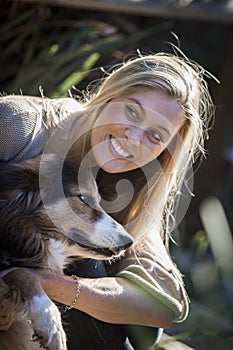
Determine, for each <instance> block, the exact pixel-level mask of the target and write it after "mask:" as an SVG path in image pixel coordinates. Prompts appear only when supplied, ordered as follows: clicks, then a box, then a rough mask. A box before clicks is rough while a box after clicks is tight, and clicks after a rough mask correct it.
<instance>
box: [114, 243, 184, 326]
mask: <svg viewBox="0 0 233 350" xmlns="http://www.w3.org/2000/svg"><path fill="white" fill-rule="evenodd" d="M155 243H156V242H155ZM161 244H162V243H161ZM160 251H161V249H160ZM164 252H165V250H164ZM164 252H162V254H160V253H159V252H158V250H157V248H155V249H154V245H153V242H152V241H151V239H150V238H149V237H144V239H143V243H142V246H141V247H140V249H137V248H135V249H131V251H128V252H127V253H126V255H125V257H124V259H122V260H121V261H120V263H119V264H117V265H118V267H117V270H118V271H117V275H118V276H119V277H122V278H126V279H128V280H130V281H131V282H132V283H134V284H135V285H137V286H138V287H139V288H141V289H143V290H144V291H145V292H146V293H148V294H149V295H150V296H151V297H152V298H155V299H156V300H157V301H159V302H160V303H162V304H163V305H164V306H166V307H167V308H169V309H170V310H171V311H172V312H173V313H174V321H175V322H181V321H183V320H184V319H185V318H186V317H187V315H188V311H189V298H188V296H187V293H186V291H185V288H184V284H183V280H182V277H181V273H180V272H179V271H178V269H177V268H176V266H175V265H174V264H173V262H172V261H171V260H170V257H168V254H167V257H166V258H165V259H164V258H163V257H164V256H165V255H164V254H166V253H164ZM169 260H170V262H169Z"/></svg>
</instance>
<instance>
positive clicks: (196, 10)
mask: <svg viewBox="0 0 233 350" xmlns="http://www.w3.org/2000/svg"><path fill="white" fill-rule="evenodd" d="M0 5H1V6H0V49H1V55H0V67H1V74H0V93H1V94H24V95H27V94H29V95H36V96H40V89H41V88H42V89H43V93H44V95H45V96H47V97H60V96H67V94H68V91H70V93H71V94H73V95H79V94H80V93H81V92H82V91H83V90H84V89H86V87H87V86H88V84H89V83H90V82H92V81H93V80H94V81H96V80H98V79H100V78H101V77H102V76H103V71H104V70H108V69H109V68H110V67H111V66H112V65H114V64H117V63H119V62H121V61H122V59H124V58H126V57H129V56H130V55H132V54H133V55H135V53H136V52H137V50H139V51H140V52H141V53H153V52H158V51H165V52H173V50H172V45H171V43H172V44H174V45H176V46H178V47H180V49H181V50H182V51H183V52H184V54H185V55H187V56H188V57H189V58H191V59H192V60H195V61H197V62H199V63H200V64H201V65H202V66H204V68H205V69H207V70H208V71H209V72H210V73H211V74H213V75H214V76H215V77H216V78H217V79H218V80H219V81H220V84H219V83H217V82H216V80H214V79H210V78H209V79H207V81H208V84H209V88H210V90H211V93H212V96H213V100H214V103H215V105H216V117H215V122H214V126H213V128H212V130H211V131H210V138H209V140H208V142H207V144H206V148H207V150H208V152H207V156H206V159H205V160H204V161H203V163H202V164H201V166H200V168H199V166H198V169H196V170H198V171H197V172H196V171H195V176H194V194H195V196H194V197H193V199H192V202H191V204H190V206H189V209H188V211H187V214H186V216H185V218H184V219H183V220H182V222H181V223H180V225H179V227H178V228H177V229H176V230H175V232H174V239H175V240H176V242H177V244H172V245H171V252H172V255H173V257H174V259H175V261H176V263H177V265H178V267H179V268H180V270H181V271H182V273H183V275H184V279H185V283H186V287H187V290H188V293H189V295H190V299H191V311H190V316H189V317H188V319H187V320H186V321H185V322H184V323H182V324H176V325H174V326H173V327H172V328H171V329H169V330H168V331H167V333H168V334H170V335H172V336H173V338H174V339H178V340H180V341H182V342H183V343H184V344H187V345H189V346H191V347H193V348H194V349H198V350H215V349H216V350H219V349H224V350H228V349H229V350H230V349H233V245H232V227H233V103H232V101H233V0H212V1H211V0H160V1H156V0H120V1H117V0H115V1H114V0H110V1H108V0H94V1H86V0H83V1H78V0H63V1H62V0H48V1H46V0H43V1H33V0H27V1H19V0H18V1H10V0H6V1H0ZM40 87H41V88H40ZM161 348H162V345H161ZM174 349H175V347H174Z"/></svg>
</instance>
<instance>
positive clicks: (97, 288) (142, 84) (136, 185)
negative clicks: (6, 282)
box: [0, 53, 213, 350]
mask: <svg viewBox="0 0 233 350" xmlns="http://www.w3.org/2000/svg"><path fill="white" fill-rule="evenodd" d="M205 74H206V73H205V71H204V70H203V69H202V68H201V67H199V66H198V65H197V64H195V63H191V62H190V61H188V60H187V59H186V58H179V57H177V56H175V55H169V54H164V53H160V54H155V55H148V56H140V57H137V58H134V59H131V60H129V61H127V62H124V63H123V64H122V65H121V66H119V67H118V68H116V69H115V70H113V71H112V72H111V73H109V75H107V76H106V77H105V79H104V80H103V81H102V82H101V84H100V85H99V86H98V87H96V88H95V89H94V88H93V90H92V91H91V92H90V91H89V92H88V93H86V95H84V97H83V100H81V99H80V101H79V103H78V102H77V101H75V100H74V99H68V98H67V99H58V100H49V99H45V98H35V97H27V96H25V97H24V96H6V97H2V98H1V100H2V101H1V105H0V113H1V119H0V134H1V145H0V159H1V160H2V161H5V162H9V161H13V160H14V161H20V160H22V159H26V158H31V157H34V156H36V155H37V154H39V153H42V152H50V151H53V152H58V153H59V155H62V156H64V157H65V156H67V155H68V157H69V158H71V159H72V160H73V161H75V162H77V163H78V164H82V165H84V166H88V167H91V168H92V170H93V173H94V174H95V176H96V180H97V184H98V188H99V192H100V195H101V197H102V205H103V207H104V208H105V210H106V211H108V212H109V213H110V215H112V216H113V217H114V218H115V219H116V220H118V221H119V222H120V223H121V224H123V225H125V227H126V229H127V230H128V232H130V233H131V235H132V236H133V238H134V244H133V247H132V248H130V249H129V250H128V251H127V252H126V253H125V256H124V257H123V258H121V259H119V260H117V261H115V262H114V263H112V264H104V263H103V262H97V261H95V260H89V261H87V262H85V263H83V264H82V263H80V262H79V263H78V262H77V263H76V264H74V265H72V266H71V267H70V268H69V269H68V270H67V276H62V275H55V274H51V273H49V272H47V271H38V273H37V274H38V278H40V280H41V283H42V286H43V288H44V290H45V291H46V293H47V294H48V295H49V297H50V298H51V299H53V300H55V301H57V302H60V303H62V304H65V305H68V306H71V307H72V310H71V311H69V312H68V313H67V314H68V322H69V323H70V327H69V329H68V334H69V339H70V344H69V348H70V349H77V348H78V349H79V348H80V349H82V350H83V349H92V348H95V349H117V350H120V349H148V348H149V347H150V346H151V345H152V344H153V343H155V342H156V341H157V340H156V339H158V334H159V333H160V332H159V329H163V328H168V327H170V326H171V324H172V322H174V321H175V322H176V321H183V320H184V319H185V318H186V316H187V314H188V298H187V295H186V292H185V289H184V286H183V282H182V278H181V275H180V273H179V271H178V270H177V268H176V266H175V265H174V263H173V262H172V259H171V257H170V255H169V250H168V240H169V236H170V233H171V230H172V229H173V228H174V221H175V217H174V213H175V209H176V204H177V201H178V195H179V193H180V192H181V189H182V185H183V183H184V180H185V175H186V174H187V172H188V171H190V167H191V165H192V163H193V162H194V161H195V160H196V159H197V157H198V156H199V155H200V154H201V153H203V152H204V140H205V136H206V135H207V131H208V122H209V120H210V118H211V117H212V115H213V105H212V102H211V98H210V95H209V92H208V88H207V84H206V82H205V80H204V75H205ZM46 144H47V145H46ZM45 145H46V146H45ZM120 180H121V181H120ZM122 181H123V182H122ZM120 184H121V185H122V184H123V185H122V186H120ZM118 185H119V186H118ZM181 210H182V213H181V214H184V211H185V208H181ZM71 274H76V275H78V276H79V277H81V276H83V277H81V278H80V280H79V282H78V286H77V281H74V280H73V278H72V277H71V276H70V275H71ZM93 277H94V278H93ZM77 287H78V288H77ZM77 289H78V291H77ZM79 292H80V293H79ZM126 325H130V326H126ZM156 337H157V338H156Z"/></svg>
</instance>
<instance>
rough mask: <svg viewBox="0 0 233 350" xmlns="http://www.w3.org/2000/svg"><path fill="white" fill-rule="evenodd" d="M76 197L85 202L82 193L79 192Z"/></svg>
mask: <svg viewBox="0 0 233 350" xmlns="http://www.w3.org/2000/svg"><path fill="white" fill-rule="evenodd" d="M78 198H79V199H80V201H81V202H83V203H85V197H84V196H83V195H82V194H79V195H78Z"/></svg>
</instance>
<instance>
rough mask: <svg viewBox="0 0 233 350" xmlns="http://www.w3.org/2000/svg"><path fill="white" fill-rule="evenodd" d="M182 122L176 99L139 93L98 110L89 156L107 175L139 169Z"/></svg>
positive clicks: (144, 90)
mask: <svg viewBox="0 0 233 350" xmlns="http://www.w3.org/2000/svg"><path fill="white" fill-rule="evenodd" d="M183 122H184V113H183V111H182V109H181V107H180V105H179V103H178V102H177V100H176V99H174V98H173V97H170V96H167V95H166V94H164V93H162V92H160V91H158V90H156V89H154V90H152V89H145V88H144V89H139V90H138V92H136V93H133V94H131V95H128V96H125V97H120V98H117V99H113V100H112V101H111V102H109V103H107V104H106V106H105V107H104V108H103V109H102V111H101V112H100V114H99V116H98V118H97V120H96V122H95V124H94V127H93V129H92V131H91V152H92V156H93V157H94V160H95V162H96V163H97V164H98V166H100V167H101V168H102V169H104V170H105V171H107V172H109V173H118V172H125V171H129V170H133V169H136V168H138V167H142V166H143V165H145V164H146V163H148V162H150V161H151V160H153V159H156V158H157V157H158V156H159V155H160V154H161V152H163V150H164V149H165V148H166V147H167V145H168V144H169V142H170V141H171V139H172V138H173V136H174V135H175V134H176V133H177V132H178V130H179V128H180V127H181V125H182V123H183Z"/></svg>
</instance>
